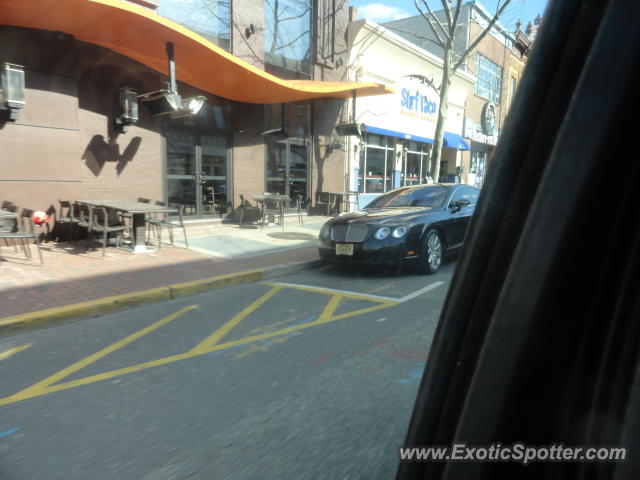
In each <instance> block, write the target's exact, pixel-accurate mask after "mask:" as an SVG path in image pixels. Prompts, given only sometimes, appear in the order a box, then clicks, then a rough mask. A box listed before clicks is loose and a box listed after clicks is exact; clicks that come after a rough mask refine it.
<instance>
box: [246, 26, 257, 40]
mask: <svg viewBox="0 0 640 480" xmlns="http://www.w3.org/2000/svg"><path fill="white" fill-rule="evenodd" d="M254 33H256V26H255V25H254V24H253V23H251V24H249V26H248V27H247V28H245V29H244V35H245V36H246V37H247V38H249V37H250V36H251V35H253V34H254Z"/></svg>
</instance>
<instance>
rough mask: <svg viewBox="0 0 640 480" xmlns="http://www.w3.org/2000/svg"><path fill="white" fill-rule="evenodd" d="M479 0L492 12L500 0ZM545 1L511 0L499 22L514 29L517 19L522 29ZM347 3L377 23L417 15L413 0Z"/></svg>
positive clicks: (542, 7)
mask: <svg viewBox="0 0 640 480" xmlns="http://www.w3.org/2000/svg"><path fill="white" fill-rule="evenodd" d="M419 1H421V0H419ZM479 1H480V3H481V4H482V5H483V6H484V7H485V8H486V9H487V10H488V11H489V12H491V13H494V12H495V11H496V5H497V4H498V2H499V1H500V0H479ZM547 1H548V0H511V4H510V5H509V6H508V7H507V9H506V11H505V12H504V13H503V14H502V16H501V17H500V23H502V24H503V25H504V26H505V27H507V28H508V29H509V30H515V24H516V22H517V21H518V19H519V20H520V21H521V22H522V29H523V30H524V29H525V27H526V26H527V23H528V22H531V23H533V19H534V18H536V15H538V14H540V15H541V16H542V15H543V14H544V9H545V7H546V6H547ZM439 4H440V2H439V1H434V0H429V5H435V8H436V9H437V6H438V5H439ZM349 5H351V6H354V7H357V8H358V18H369V19H371V20H373V21H374V22H377V23H384V22H389V21H391V20H398V19H400V18H404V17H411V16H414V15H418V11H417V10H416V7H415V4H414V1H413V0H372V1H371V0H370V1H366V0H349Z"/></svg>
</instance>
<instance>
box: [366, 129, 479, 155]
mask: <svg viewBox="0 0 640 480" xmlns="http://www.w3.org/2000/svg"><path fill="white" fill-rule="evenodd" d="M362 127H363V130H364V131H365V132H369V133H377V134H378V135H386V136H388V137H396V138H404V139H406V140H413V141H416V142H424V143H433V138H427V137H419V136H417V135H412V134H410V133H403V132H397V131H395V130H388V129H386V128H379V127H373V126H371V125H363V126H362ZM444 146H445V147H449V148H455V149H456V150H469V144H468V143H467V142H465V141H464V139H463V138H462V137H461V136H460V135H458V134H457V133H452V132H444Z"/></svg>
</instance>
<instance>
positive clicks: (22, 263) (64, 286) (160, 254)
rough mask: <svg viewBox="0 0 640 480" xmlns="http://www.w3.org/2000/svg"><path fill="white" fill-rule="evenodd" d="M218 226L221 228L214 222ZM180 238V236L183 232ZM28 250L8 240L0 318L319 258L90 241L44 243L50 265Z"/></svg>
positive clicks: (197, 229) (0, 263)
mask: <svg viewBox="0 0 640 480" xmlns="http://www.w3.org/2000/svg"><path fill="white" fill-rule="evenodd" d="M213 230H215V227H213ZM207 231H212V227H211V226H194V227H193V228H189V238H191V237H192V235H196V237H197V236H198V235H202V234H203V233H206V232H207ZM178 238H179V236H178ZM31 251H32V254H33V260H31V261H27V260H25V258H24V253H23V252H22V251H21V250H20V249H18V251H17V252H14V250H13V247H7V246H6V245H2V257H0V318H2V317H8V316H12V315H17V314H21V313H28V312H33V311H37V310H42V309H45V308H51V307H58V306H64V305H69V304H74V303H79V302H85V301H88V300H97V299H100V298H104V297H110V296H113V295H119V294H125V293H131V292H135V291H140V290H146V289H150V288H155V287H161V286H165V285H170V284H175V283H180V282H187V281H191V280H200V279H203V278H207V277H211V276H214V275H222V274H228V273H235V272H241V271H246V270H252V269H262V268H269V267H273V266H277V265H293V264H297V263H301V262H305V261H313V260H317V259H318V253H317V249H316V248H315V247H314V246H304V247H299V248H295V249H291V250H286V251H280V252H276V253H269V254H265V255H254V256H251V257H250V258H241V259H232V260H225V259H221V258H216V257H214V256H210V255H204V254H202V253H198V252H194V251H191V250H187V249H184V248H179V247H174V246H171V245H163V247H162V249H161V250H159V251H155V252H150V253H141V254H131V253H129V252H127V251H124V250H118V249H116V248H107V254H106V256H105V257H104V258H103V257H102V251H101V249H100V248H98V249H95V250H93V249H90V250H87V249H86V247H85V246H84V242H79V244H78V247H77V248H74V247H73V245H71V244H66V243H61V244H55V243H49V244H43V245H42V255H43V257H44V265H40V263H39V261H38V256H37V252H36V249H35V246H32V247H31Z"/></svg>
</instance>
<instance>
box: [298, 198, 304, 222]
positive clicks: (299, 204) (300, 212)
mask: <svg viewBox="0 0 640 480" xmlns="http://www.w3.org/2000/svg"><path fill="white" fill-rule="evenodd" d="M296 213H297V214H298V225H300V226H301V227H304V222H303V221H302V195H300V194H298V195H296Z"/></svg>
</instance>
